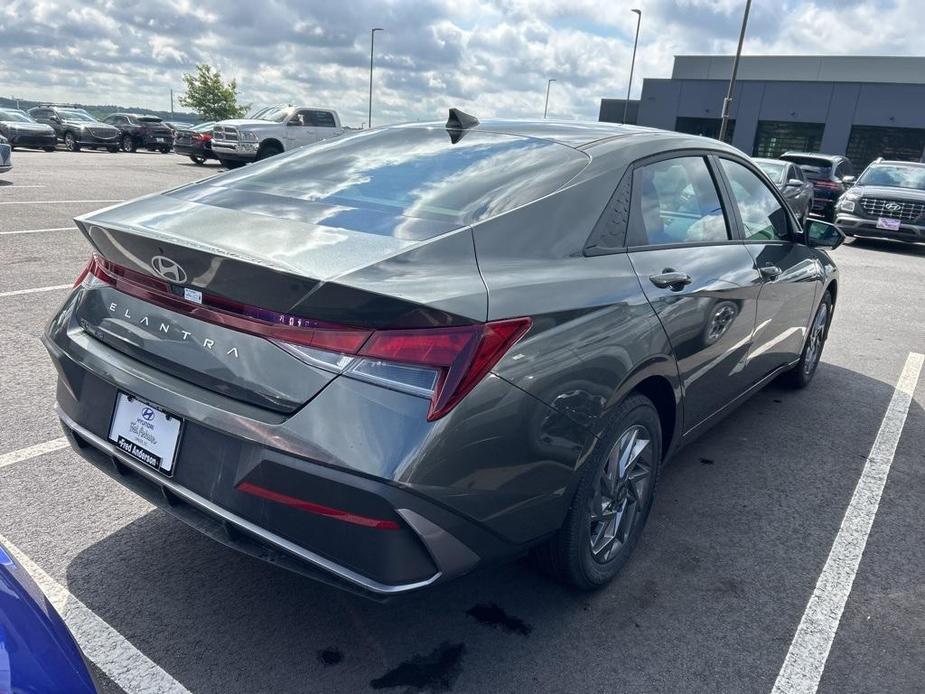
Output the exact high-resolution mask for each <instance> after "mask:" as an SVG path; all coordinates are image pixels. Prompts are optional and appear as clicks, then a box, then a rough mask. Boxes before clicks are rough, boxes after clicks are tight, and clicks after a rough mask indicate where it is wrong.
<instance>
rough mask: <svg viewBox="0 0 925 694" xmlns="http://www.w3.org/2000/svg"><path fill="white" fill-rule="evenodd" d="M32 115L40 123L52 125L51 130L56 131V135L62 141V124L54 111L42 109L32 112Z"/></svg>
mask: <svg viewBox="0 0 925 694" xmlns="http://www.w3.org/2000/svg"><path fill="white" fill-rule="evenodd" d="M31 115H32V117H33V118H34V119H35V120H36V121H38V122H39V123H44V124H45V125H50V126H51V129H52V130H54V131H55V135H56V136H57V137H58V139H59V140H60V139H61V122H60V121H59V120H57V118H56V117H55V112H54V111H52V110H51V109H49V108H40V109H36V110H35V111H34V112H32V114H31Z"/></svg>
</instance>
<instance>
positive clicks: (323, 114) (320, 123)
mask: <svg viewBox="0 0 925 694" xmlns="http://www.w3.org/2000/svg"><path fill="white" fill-rule="evenodd" d="M308 117H309V122H310V124H311V125H314V126H315V127H316V128H336V127H337V124H336V123H335V122H334V114H333V113H331V112H330V111H309V112H308Z"/></svg>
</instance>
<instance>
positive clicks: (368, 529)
mask: <svg viewBox="0 0 925 694" xmlns="http://www.w3.org/2000/svg"><path fill="white" fill-rule="evenodd" d="M68 318H69V311H68V309H67V304H66V306H65V309H64V310H63V311H62V313H61V314H60V315H59V316H58V318H56V319H55V320H53V322H52V324H51V326H49V331H48V333H47V334H46V335H45V336H44V338H43V341H44V343H45V346H46V348H47V349H48V352H49V354H50V355H51V357H52V361H53V362H54V364H55V366H56V368H57V370H58V375H59V379H58V387H57V412H58V416H59V418H60V419H61V423H62V425H63V427H64V430H65V433H66V434H67V436H68V438H69V440H70V442H71V444H72V446H73V447H74V449H75V450H76V451H77V452H78V453H79V454H80V455H81V456H82V457H83V458H84V459H86V460H87V461H89V462H91V463H92V464H93V465H95V466H96V467H97V468H99V469H100V470H102V471H103V472H105V473H106V474H108V475H110V476H112V477H113V478H115V479H116V480H117V481H119V482H120V483H121V484H123V485H124V486H126V487H127V488H129V489H131V490H132V491H135V492H136V493H138V494H139V495H141V496H142V497H144V498H145V499H147V500H148V501H150V502H151V503H152V504H155V505H157V506H159V507H161V508H162V509H164V510H166V511H168V512H169V513H171V514H173V515H174V516H176V517H177V518H179V519H181V520H183V521H184V522H186V523H187V524H189V525H190V526H192V527H193V528H195V529H197V530H199V531H201V532H203V533H205V534H206V535H208V536H210V537H212V538H213V539H215V540H217V541H219V542H221V543H223V544H225V545H228V546H230V547H233V548H235V549H237V550H240V551H242V552H244V553H246V554H249V555H251V556H254V557H257V558H260V559H263V560H266V561H269V562H271V563H273V564H276V565H279V566H281V567H283V568H287V569H290V570H293V571H296V572H298V573H301V574H303V575H306V576H309V577H311V578H314V579H317V580H321V581H322V582H325V583H328V584H332V585H335V586H338V587H341V588H345V589H348V590H351V591H353V592H357V593H360V594H364V595H367V596H369V597H378V598H383V597H388V596H390V595H395V594H400V593H405V592H409V591H414V590H417V589H420V588H423V587H426V586H429V585H432V584H434V583H436V582H438V581H443V580H445V579H448V578H451V577H454V576H457V575H460V574H463V573H466V572H468V571H470V570H471V569H473V568H474V567H475V566H477V565H479V564H481V563H484V562H486V561H488V560H491V559H496V558H501V557H505V556H509V555H511V554H515V553H516V552H518V551H520V550H521V548H520V547H519V546H518V545H516V544H512V543H510V542H508V541H505V540H503V539H502V538H501V537H500V536H499V535H497V534H496V533H495V532H492V531H490V530H489V529H487V528H486V527H485V526H483V524H482V523H480V522H477V521H475V520H473V519H472V518H471V517H469V516H466V515H464V514H461V513H459V512H457V511H456V510H454V509H452V508H450V507H449V506H448V505H447V504H445V503H442V502H441V501H438V500H436V499H432V498H430V497H428V496H426V495H425V494H422V493H421V492H420V491H418V490H416V489H412V488H410V487H408V486H406V485H403V484H400V483H397V482H395V481H393V480H391V479H388V478H384V477H377V476H375V475H371V474H366V473H363V472H361V471H359V470H354V469H345V468H342V467H338V466H333V465H331V464H327V463H326V462H324V463H323V462H319V460H317V459H316V458H315V457H310V456H309V455H308V454H304V455H303V454H302V453H301V452H299V451H295V450H293V448H294V446H293V443H292V441H288V442H287V437H288V436H289V435H288V434H287V430H286V426H285V422H284V419H285V417H283V416H282V415H279V414H276V413H266V412H265V411H264V412H263V413H261V412H258V408H254V407H251V406H247V405H242V404H240V403H238V404H237V405H235V402H236V401H230V400H229V399H227V398H225V397H224V396H221V395H219V394H216V393H211V394H210V393H208V392H206V391H203V390H202V389H200V388H198V387H196V386H192V385H190V384H184V382H181V381H179V379H176V378H174V377H171V376H170V375H168V374H165V373H162V372H159V371H157V370H155V369H153V368H151V367H148V366H147V365H146V364H144V363H142V362H140V361H137V360H135V359H132V358H130V357H128V356H127V355H124V354H121V353H120V352H117V351H116V350H114V349H112V348H110V347H108V346H107V345H105V344H104V343H102V342H99V341H98V340H96V339H95V338H93V337H91V336H90V335H89V334H87V333H85V332H84V331H83V330H82V329H81V328H80V327H79V326H77V325H74V324H72V323H71V324H68ZM335 383H339V384H340V385H335ZM335 383H332V384H331V385H329V386H328V388H326V389H325V391H322V394H321V395H318V396H316V398H317V399H319V400H323V399H324V398H323V397H322V395H324V396H326V397H328V398H329V400H327V401H326V402H325V403H321V404H317V405H316V404H315V401H314V400H313V401H312V403H310V404H309V405H307V406H306V407H304V408H302V410H301V411H300V412H299V413H296V414H295V415H292V416H291V420H293V421H296V420H298V421H299V422H302V423H303V424H304V423H305V422H306V421H309V422H311V419H309V420H306V419H305V418H304V417H305V413H306V412H307V414H308V416H309V417H310V418H313V419H314V420H315V421H314V422H313V423H312V424H311V426H310V427H308V428H317V429H319V430H324V431H326V432H333V435H334V436H337V437H338V438H337V439H335V440H333V442H330V441H328V442H322V443H323V444H324V446H323V447H324V448H326V449H328V450H329V451H331V457H332V458H336V455H335V453H336V452H335V451H333V450H332V449H334V448H335V447H336V446H337V445H341V446H343V447H344V449H345V450H350V451H352V452H353V454H354V455H356V456H359V457H361V458H364V457H383V458H392V457H393V456H397V455H399V452H398V451H399V448H400V447H401V446H406V445H407V443H408V442H407V439H408V438H409V437H411V438H413V437H414V435H415V434H414V433H413V432H412V431H410V430H409V429H405V430H399V428H396V427H395V426H394V424H391V425H390V423H389V422H388V421H386V420H387V413H384V412H382V411H381V408H382V401H383V398H384V399H385V400H388V399H389V398H392V397H393V396H392V395H390V393H391V392H390V391H385V392H384V393H378V394H377V396H378V397H377V399H378V400H380V402H377V403H373V402H365V401H363V400H362V399H359V400H358V399H356V398H355V397H354V395H355V392H356V391H352V392H351V393H348V394H347V395H348V396H349V397H348V398H347V400H348V401H349V403H350V407H351V408H352V409H353V415H354V416H355V417H357V418H358V419H359V420H360V421H364V422H367V425H366V427H367V428H366V429H365V430H364V431H363V435H362V437H361V439H365V440H356V437H355V436H353V435H351V434H350V432H349V431H348V428H347V427H345V426H343V425H344V422H343V416H344V415H343V408H342V407H338V406H335V405H336V403H337V402H338V401H339V400H338V399H339V398H341V397H343V396H344V393H343V391H341V393H340V395H338V394H337V391H338V389H339V388H340V389H347V388H355V387H357V386H355V384H350V383H349V382H348V381H346V380H343V379H342V380H341V381H335ZM360 386H361V387H363V388H366V387H367V386H366V385H365V384H360ZM368 387H369V388H372V387H373V386H368ZM379 390H382V389H379ZM120 392H121V393H127V394H130V395H134V396H136V397H138V398H139V399H142V400H144V401H147V402H150V403H152V404H155V405H161V406H163V407H164V408H166V409H167V410H168V411H170V412H173V413H175V414H176V415H178V416H179V417H181V418H182V419H183V422H184V423H183V429H182V433H181V435H180V439H179V445H178V449H177V456H176V464H175V468H174V471H173V475H172V476H166V475H164V474H162V473H161V472H160V471H158V470H156V469H154V468H152V467H149V466H147V465H145V464H144V463H141V462H139V461H137V460H136V459H134V458H132V457H130V456H128V455H127V454H125V453H124V452H122V451H121V450H120V449H118V448H117V447H116V446H115V445H114V444H113V443H111V442H110V441H109V432H110V426H111V419H112V413H113V410H114V406H115V403H116V399H117V397H118V394H119V393H120ZM400 395H401V394H397V393H396V394H394V396H396V397H398V396H400ZM408 397H411V396H408ZM391 404H392V406H393V407H392V408H390V409H393V410H394V409H395V408H394V406H395V405H396V404H398V405H399V407H400V404H401V403H399V402H397V401H394V400H393V401H392V403H391ZM222 405H224V406H222ZM235 407H236V408H237V409H238V410H239V412H238V413H235V412H234V411H233V410H234V409H235ZM364 409H370V411H369V412H367V411H364ZM373 410H375V411H373ZM241 412H245V413H246V416H242V415H241ZM377 412H378V413H379V414H378V415H377V414H376V413H377ZM300 416H301V417H303V418H302V419H301V420H299V419H298V418H299V417H300ZM261 417H263V418H264V419H265V420H266V421H260V418H261ZM421 419H422V420H423V418H421ZM377 421H378V422H380V423H381V424H382V426H381V427H377V426H376V425H375V423H376V422H377ZM429 424H430V423H428V425H429ZM293 428H294V429H301V428H303V427H302V426H300V425H298V424H295V425H293ZM427 431H428V430H427V429H426V428H421V429H420V430H418V434H417V435H419V436H423V435H426V432H427ZM402 439H404V440H402ZM320 447H322V446H320V445H319V448H320ZM390 447H391V449H390ZM255 492H256V493H255ZM319 509H321V510H319ZM345 518H347V520H345ZM371 521H375V523H372V522H371Z"/></svg>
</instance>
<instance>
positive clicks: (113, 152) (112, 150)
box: [106, 145, 119, 154]
mask: <svg viewBox="0 0 925 694" xmlns="http://www.w3.org/2000/svg"><path fill="white" fill-rule="evenodd" d="M106 149H108V150H109V153H110V154H116V153H117V152H118V151H119V146H118V145H113V146H112V147H107V148H106Z"/></svg>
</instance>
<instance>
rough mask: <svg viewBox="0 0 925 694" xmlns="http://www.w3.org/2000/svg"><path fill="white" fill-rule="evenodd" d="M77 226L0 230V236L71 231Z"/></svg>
mask: <svg viewBox="0 0 925 694" xmlns="http://www.w3.org/2000/svg"><path fill="white" fill-rule="evenodd" d="M76 229H77V227H52V228H51V229H20V230H19V231H0V236H11V235H13V234H41V233H42V232H45V231H71V230H76Z"/></svg>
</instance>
